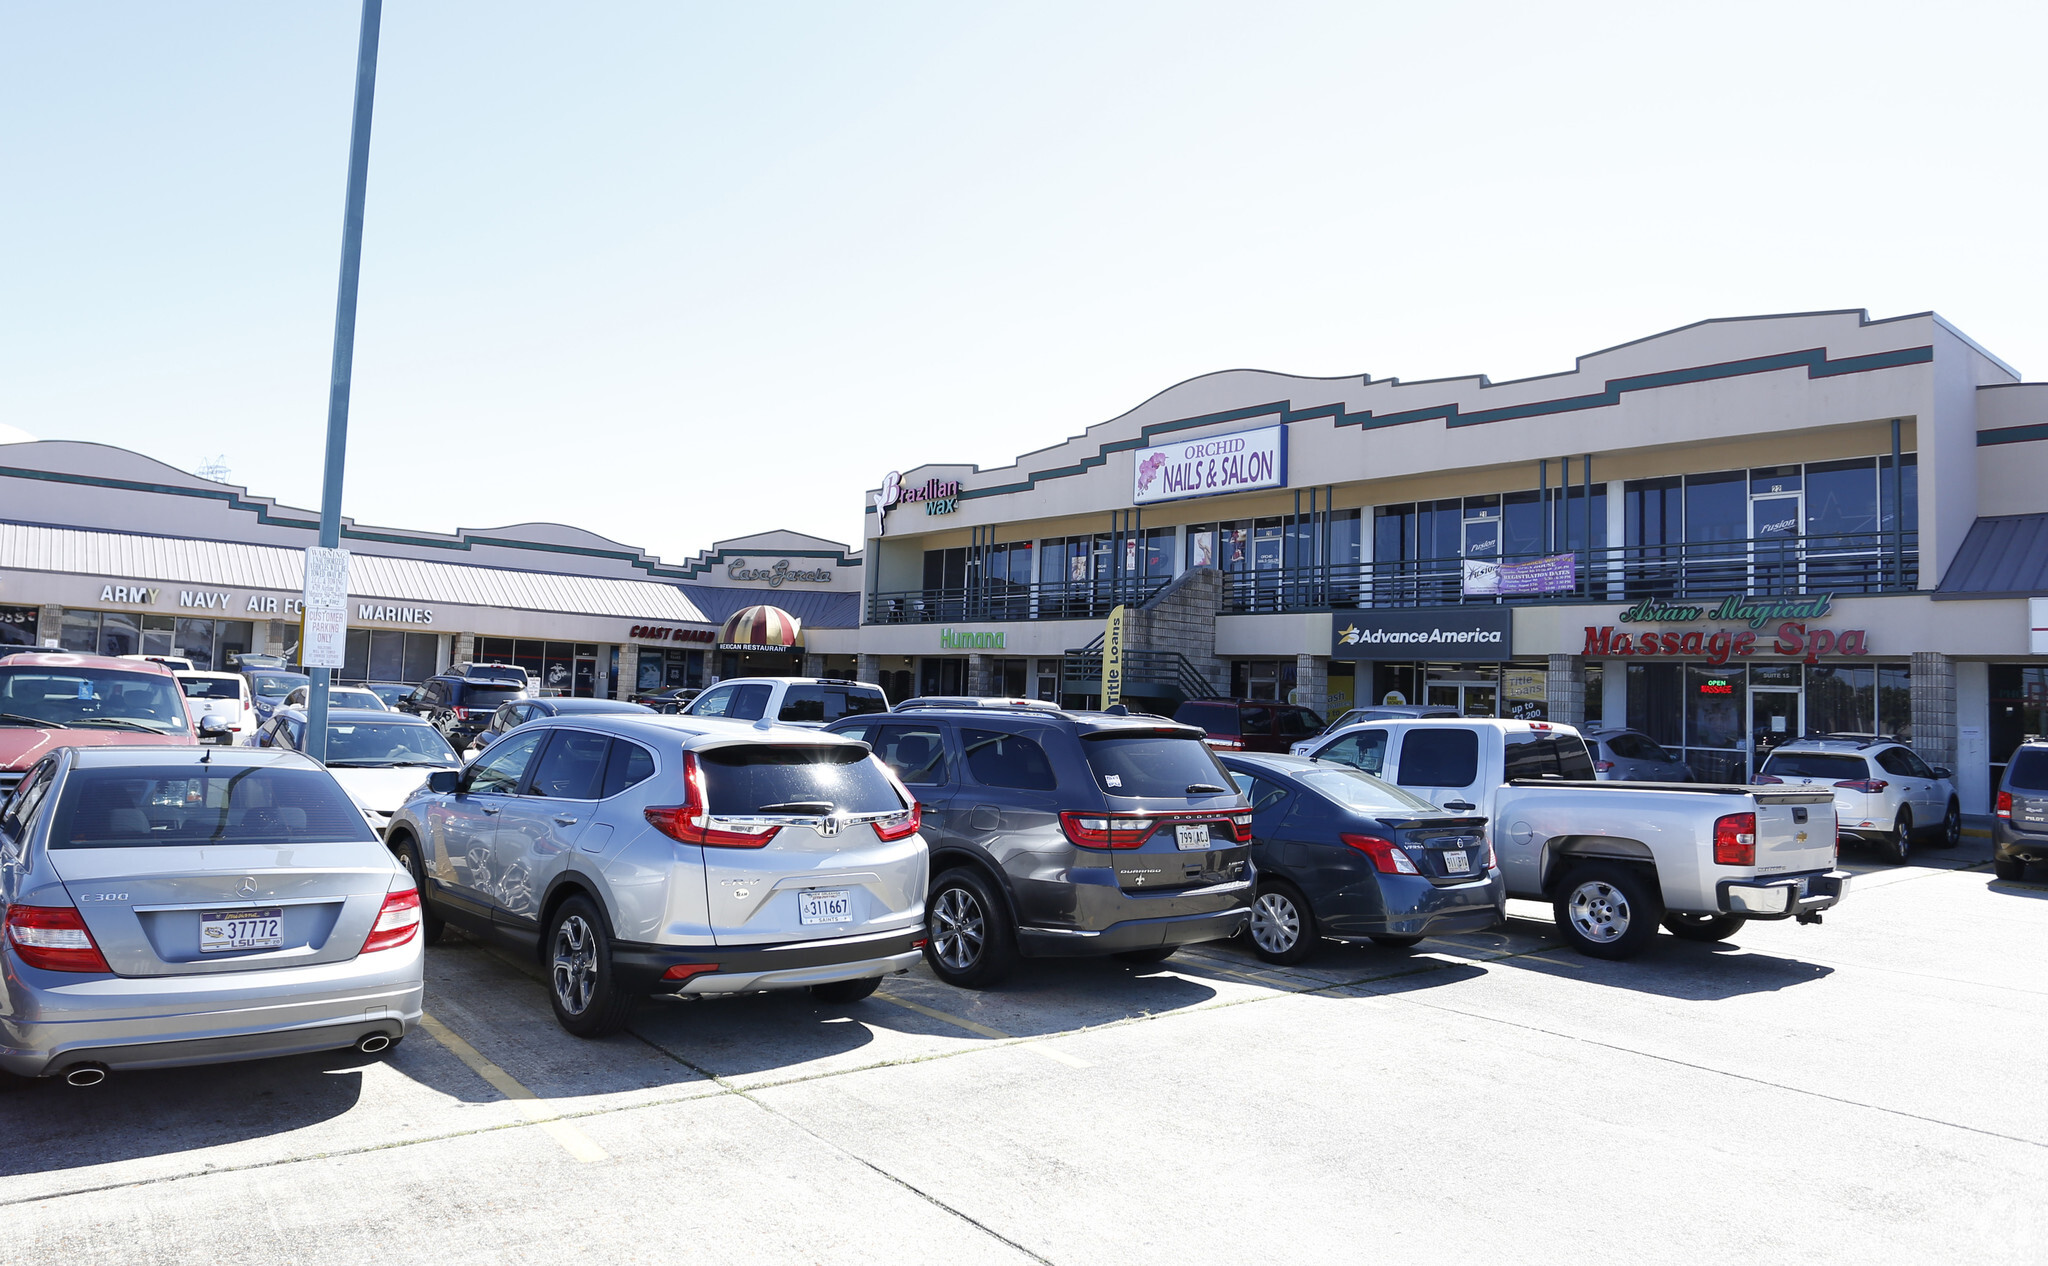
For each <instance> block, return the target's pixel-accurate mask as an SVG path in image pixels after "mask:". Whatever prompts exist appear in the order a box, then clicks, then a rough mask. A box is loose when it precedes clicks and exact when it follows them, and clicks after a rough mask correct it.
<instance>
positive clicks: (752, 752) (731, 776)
mask: <svg viewBox="0 0 2048 1266" xmlns="http://www.w3.org/2000/svg"><path fill="white" fill-rule="evenodd" d="M764 688H765V687H764ZM697 764H698V767H699V768H700V769H702V770H703V771H704V788H705V792H706V794H707V795H708V796H709V798H710V810H711V813H712V815H713V816H716V817H729V816H736V815H744V814H750V813H797V812H810V811H811V810H808V809H794V808H791V809H781V808H777V807H776V806H779V805H799V804H801V805H809V804H815V803H818V802H825V803H829V804H830V805H831V806H832V808H833V810H834V811H835V812H841V813H894V812H896V811H897V810H899V809H903V808H905V807H907V806H905V805H904V803H903V799H902V797H900V796H898V795H897V794H896V788H895V787H894V786H893V785H891V784H890V782H889V777H888V775H887V774H884V773H883V772H882V769H881V766H880V765H878V764H876V763H875V762H874V761H873V760H871V759H869V757H868V754H867V753H866V752H864V751H862V750H861V749H860V748H858V747H853V746H850V745H849V746H845V747H840V746H833V747H798V746H786V747H785V746H781V745H777V746H773V747H771V746H767V745H765V744H758V743H746V744H735V745H734V746H731V747H714V748H710V749H708V750H706V751H701V752H698V753H697Z"/></svg>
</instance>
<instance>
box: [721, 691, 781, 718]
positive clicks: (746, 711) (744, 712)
mask: <svg viewBox="0 0 2048 1266" xmlns="http://www.w3.org/2000/svg"><path fill="white" fill-rule="evenodd" d="M774 693H775V687H774V686H772V685H769V684H768V683H767V682H765V681H756V682H749V683H748V684H746V685H744V686H734V687H733V691H732V706H730V707H728V708H727V709H726V710H725V715H727V716H729V717H732V718H733V719H735V720H738V721H758V720H760V719H761V717H762V716H763V715H764V714H765V713H766V712H767V711H768V696H769V695H772V694H774Z"/></svg>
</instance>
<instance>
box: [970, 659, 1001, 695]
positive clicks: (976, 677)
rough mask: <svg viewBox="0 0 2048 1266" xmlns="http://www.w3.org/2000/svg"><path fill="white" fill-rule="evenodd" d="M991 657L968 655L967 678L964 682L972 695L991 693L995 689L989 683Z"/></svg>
mask: <svg viewBox="0 0 2048 1266" xmlns="http://www.w3.org/2000/svg"><path fill="white" fill-rule="evenodd" d="M989 659H990V657H989V656H987V655H969V656H968V657H967V680H966V681H965V682H964V683H963V684H964V685H965V686H966V687H967V693H968V694H970V695H991V694H994V693H995V690H994V689H993V688H992V687H991V685H990V683H989Z"/></svg>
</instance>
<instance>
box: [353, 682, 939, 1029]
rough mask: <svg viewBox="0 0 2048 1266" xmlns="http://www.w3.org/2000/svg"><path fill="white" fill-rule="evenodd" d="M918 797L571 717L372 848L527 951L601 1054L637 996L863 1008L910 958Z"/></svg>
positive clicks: (821, 741) (521, 738)
mask: <svg viewBox="0 0 2048 1266" xmlns="http://www.w3.org/2000/svg"><path fill="white" fill-rule="evenodd" d="M918 827H919V814H918V808H917V802H916V801H915V799H913V798H912V796H911V795H910V793H909V792H908V791H906V790H904V788H903V785H902V784H901V783H900V782H898V781H897V779H896V776H895V775H894V774H893V773H891V772H890V771H889V769H888V768H887V767H886V766H885V765H883V764H882V763H881V762H880V761H879V760H877V759H875V758H874V757H873V756H871V755H870V754H869V752H868V748H867V746H866V745H865V744H863V743H858V742H854V741H852V740H849V739H844V738H840V737H839V736H837V735H833V734H825V733H821V732H819V731H817V730H809V729H794V728H790V727H784V726H776V725H771V724H769V723H766V722H756V723H752V724H749V723H746V722H740V721H729V720H722V719H717V718H709V717H692V716H651V715H639V714H628V715H610V714H583V715H570V716H562V717H551V718H546V719H543V720H538V721H531V722H528V723H527V724H525V725H522V726H520V727H519V728H518V729H516V730H512V731H510V732H508V733H507V734H506V735H505V736H504V737H503V738H501V739H499V740H498V741H497V742H496V743H493V744H492V745H491V746H490V748H489V750H487V751H486V752H485V753H484V754H483V755H482V756H480V757H478V758H477V759H476V761H475V762H473V763H472V764H471V765H470V766H469V767H468V768H467V769H464V770H462V771H461V772H460V773H457V772H455V771H452V770H451V771H446V772H441V773H436V774H433V775H431V776H430V777H429V779H428V785H427V788H426V789H425V790H424V791H422V792H420V793H418V794H416V795H415V796H414V797H413V798H412V799H411V800H410V801H408V802H407V803H406V804H405V805H403V806H402V807H400V809H399V810H398V812H397V813H396V814H395V815H394V816H393V818H392V820H391V825H390V828H389V830H388V831H387V833H386V836H385V839H386V842H387V843H389V844H390V845H391V848H392V850H393V851H394V852H395V853H397V854H398V856H399V860H400V861H401V862H402V863H403V864H404V865H405V866H406V868H407V869H409V870H410V871H411V872H412V873H413V875H414V877H415V878H416V879H417V880H418V881H419V883H420V892H421V896H422V899H423V901H424V906H425V917H426V937H427V939H428V940H429V941H432V940H434V939H436V938H437V937H438V936H439V935H440V931H441V927H442V924H443V922H444V921H445V922H448V923H454V924H456V925H457V926H459V927H462V928H464V929H465V930H468V931H471V932H474V933H478V934H482V935H488V936H492V937H496V938H500V939H506V940H510V941H511V942H513V943H514V944H515V945H518V946H521V947H522V948H524V949H527V950H530V951H532V952H534V953H536V954H538V956H539V958H540V961H541V965H542V967H543V968H544V969H545V970H546V971H547V973H548V979H549V986H550V987H549V994H550V996H551V1000H552V1002H553V1004H554V1008H555V1018H556V1019H557V1020H559V1021H560V1022H561V1024H562V1027H563V1028H565V1029H567V1030H569V1032H571V1033H576V1034H579V1035H582V1036H585V1037H595V1036H598V1035H601V1034H604V1033H610V1032H615V1031H616V1030H618V1029H620V1028H622V1027H623V1026H624V1025H625V1023H626V1020H627V1017H628V1015H629V1014H630V1012H631V1009H632V1007H633V1004H634V1003H635V1001H636V1000H638V999H639V998H641V997H643V996H645V995H647V994H652V993H669V994H676V993H681V994H711V993H739V992H744V991H749V990H760V989H787V988H801V987H809V988H810V989H811V991H812V992H813V994H815V995H816V996H817V997H819V998H820V999H821V1000H823V1001H827V1002H834V1003H843V1002H856V1001H859V1000H860V999H862V998H865V997H867V996H868V995H869V994H871V993H873V992H874V991H875V986H876V985H878V984H879V983H880V982H881V979H882V977H884V976H887V975H890V974H891V973H894V972H900V971H905V970H908V969H909V967H910V966H911V965H912V964H913V963H915V962H916V961H917V958H918V954H919V950H920V949H921V948H922V946H923V944H924V930H923V927H924V896H925V880H926V867H927V862H926V856H925V845H924V839H923V837H922V836H920V835H919V834H918Z"/></svg>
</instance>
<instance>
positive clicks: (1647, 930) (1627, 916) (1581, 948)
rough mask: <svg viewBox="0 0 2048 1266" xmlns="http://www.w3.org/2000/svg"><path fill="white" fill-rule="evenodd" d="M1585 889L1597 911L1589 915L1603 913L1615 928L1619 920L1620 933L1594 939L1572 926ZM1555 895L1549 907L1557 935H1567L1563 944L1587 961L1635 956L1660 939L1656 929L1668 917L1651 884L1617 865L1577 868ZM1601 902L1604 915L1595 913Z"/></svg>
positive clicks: (1574, 924) (1593, 863) (1603, 863)
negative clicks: (1653, 940)
mask: <svg viewBox="0 0 2048 1266" xmlns="http://www.w3.org/2000/svg"><path fill="white" fill-rule="evenodd" d="M1581 890H1586V892H1587V896H1588V899H1589V903H1590V904H1591V905H1593V906H1594V907H1596V909H1595V910H1591V911H1589V915H1591V914H1596V913H1604V914H1605V916H1606V918H1605V920H1604V921H1605V923H1606V925H1607V926H1614V924H1615V922H1616V919H1615V916H1616V915H1618V916H1619V924H1620V927H1619V930H1618V932H1617V933H1616V934H1614V935H1611V936H1607V935H1603V936H1598V937H1596V936H1594V935H1591V934H1589V933H1588V932H1586V931H1582V930H1581V929H1580V928H1579V926H1578V924H1577V923H1575V922H1573V920H1572V907H1573V905H1574V898H1575V897H1577V896H1578V895H1579V894H1580V892H1581ZM1556 892H1557V896H1556V897H1555V898H1553V899H1552V901H1551V903H1550V908H1551V914H1552V916H1553V917H1554V918H1555V919H1556V920H1557V928H1558V931H1559V932H1561V933H1563V934H1564V940H1565V944H1567V945H1569V946H1571V947H1572V948H1573V949H1575V950H1577V951H1578V952H1579V953H1581V954H1584V955H1586V956H1587V957H1588V958H1606V959H1622V958H1633V957H1635V956H1636V955H1637V954H1640V953H1642V952H1643V948H1644V947H1645V946H1647V945H1648V944H1649V943H1650V942H1651V940H1652V939H1654V938H1655V937H1656V935H1657V925H1658V923H1659V922H1661V921H1662V920H1663V918H1664V902H1663V900H1662V899H1661V898H1659V897H1658V895H1657V890H1656V888H1655V887H1654V886H1652V885H1651V883H1650V881H1649V880H1647V879H1646V878H1644V877H1643V875H1642V874H1640V873H1639V872H1637V871H1636V870H1635V869H1634V868H1632V867H1629V866H1622V865H1617V864H1615V863H1613V862H1588V863H1587V864H1585V865H1583V866H1580V867H1577V868H1576V869H1574V870H1572V871H1571V872H1570V873H1569V874H1567V875H1566V876H1565V877H1564V878H1563V880H1561V881H1560V882H1559V883H1558V885H1557V888H1556ZM1603 903H1604V911H1601V910H1599V909H1597V907H1600V906H1601V905H1602V904H1603ZM1617 907H1618V908H1617Z"/></svg>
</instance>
